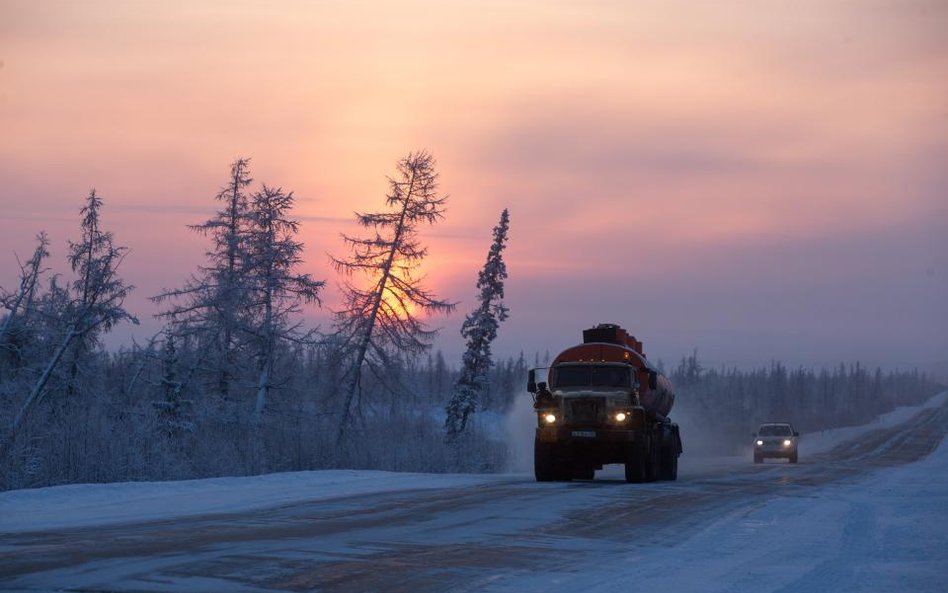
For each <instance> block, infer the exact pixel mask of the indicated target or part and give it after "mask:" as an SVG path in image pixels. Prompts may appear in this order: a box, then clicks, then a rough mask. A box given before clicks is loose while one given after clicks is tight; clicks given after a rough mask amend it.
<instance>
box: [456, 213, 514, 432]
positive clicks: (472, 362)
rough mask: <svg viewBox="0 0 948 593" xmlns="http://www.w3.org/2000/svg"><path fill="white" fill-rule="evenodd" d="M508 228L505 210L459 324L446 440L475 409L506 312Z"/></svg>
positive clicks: (457, 430) (463, 425)
mask: <svg viewBox="0 0 948 593" xmlns="http://www.w3.org/2000/svg"><path fill="white" fill-rule="evenodd" d="M509 226H510V216H509V214H508V213H507V209H506V208H505V209H504V211H503V212H502V213H501V215H500V222H499V223H498V224H497V226H495V227H494V242H493V243H492V244H491V246H490V251H488V253H487V261H486V262H485V263H484V267H483V268H482V269H481V272H480V274H479V275H478V277H477V289H478V290H479V291H480V295H479V304H478V306H477V308H476V309H474V310H473V311H472V312H471V313H469V314H468V315H467V317H465V318H464V323H463V324H462V325H461V336H462V337H464V339H465V344H466V350H465V352H464V357H463V358H462V363H461V376H460V377H459V378H458V381H457V383H456V384H455V386H454V395H453V396H452V397H451V401H450V402H448V405H447V407H446V408H445V411H446V412H447V418H446V419H445V422H444V429H445V432H446V434H447V436H448V438H449V439H453V438H455V437H457V436H458V435H459V434H460V433H462V432H464V429H465V427H466V426H467V421H468V419H469V418H470V416H471V414H473V413H474V412H475V410H477V403H478V400H479V399H480V397H481V394H482V393H483V392H484V388H485V387H486V385H487V373H488V371H490V368H491V365H492V361H491V351H490V345H491V343H492V342H493V341H494V339H495V338H496V337H497V328H498V327H499V326H500V323H501V322H502V321H505V320H506V319H507V315H508V309H507V306H506V305H504V303H503V298H504V279H506V278H507V266H506V264H504V258H503V251H504V247H506V244H507V230H508V228H509Z"/></svg>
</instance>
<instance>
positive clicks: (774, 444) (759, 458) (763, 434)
mask: <svg viewBox="0 0 948 593" xmlns="http://www.w3.org/2000/svg"><path fill="white" fill-rule="evenodd" d="M799 437H800V433H799V432H797V431H796V430H794V429H793V425H792V424H790V423H789V422H764V423H763V424H761V425H760V427H759V428H758V429H757V432H755V433H754V463H761V462H763V460H764V458H765V457H784V458H786V459H787V460H788V461H789V462H790V463H796V462H797V440H798V439H799Z"/></svg>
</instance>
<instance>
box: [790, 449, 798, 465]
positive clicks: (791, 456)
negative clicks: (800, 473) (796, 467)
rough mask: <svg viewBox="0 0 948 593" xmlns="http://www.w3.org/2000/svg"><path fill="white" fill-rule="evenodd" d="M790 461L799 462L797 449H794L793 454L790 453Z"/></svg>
mask: <svg viewBox="0 0 948 593" xmlns="http://www.w3.org/2000/svg"><path fill="white" fill-rule="evenodd" d="M788 461H790V463H796V462H797V452H796V451H794V452H793V454H792V455H790V459H789V460H788Z"/></svg>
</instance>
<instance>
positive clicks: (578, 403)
mask: <svg viewBox="0 0 948 593" xmlns="http://www.w3.org/2000/svg"><path fill="white" fill-rule="evenodd" d="M604 409H605V400H604V399H603V398H601V397H591V398H584V399H577V400H573V401H571V402H569V412H570V417H569V418H568V420H569V421H570V422H572V423H573V424H599V423H601V422H602V421H603V418H604Z"/></svg>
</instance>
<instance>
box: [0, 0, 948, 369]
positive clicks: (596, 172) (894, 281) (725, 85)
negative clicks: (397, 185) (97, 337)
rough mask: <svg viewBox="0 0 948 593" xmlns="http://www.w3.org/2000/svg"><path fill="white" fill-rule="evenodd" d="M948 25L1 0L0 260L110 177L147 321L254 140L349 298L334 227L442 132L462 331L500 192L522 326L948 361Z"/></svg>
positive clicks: (323, 274)
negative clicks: (598, 328)
mask: <svg viewBox="0 0 948 593" xmlns="http://www.w3.org/2000/svg"><path fill="white" fill-rule="evenodd" d="M944 30H948V4H946V3H944V2H941V1H938V0H924V1H919V0H906V1H901V2H884V1H866V2H858V3H854V2H848V1H843V0H794V1H792V2H791V1H775V2H767V3H759V2H752V1H750V0H723V1H721V2H714V3H708V2H698V1H684V0H668V1H663V2H636V1H624V2H618V1H585V2H579V1H575V2H569V1H556V0H554V1H542V2H540V1H523V2H517V3H511V2H498V1H492V0H479V1H477V2H474V1H467V0H461V1H452V2H439V1H435V0H404V1H398V2H395V1H388V0H380V1H374V2H363V1H354V2H331V1H326V2H303V1H298V2H293V1H287V2H280V3H272V2H262V1H260V2H255V1H229V2H223V1H221V2H213V1H208V2H177V1H171V2H169V1H165V2H135V1H132V2H129V1H118V0H115V1H110V0H91V1H88V2H82V3H75V2H65V1H64V2H53V1H45V0H37V1H34V2H18V1H11V0H0V206H2V216H0V286H3V287H5V288H12V287H13V286H14V284H15V281H16V272H17V264H16V256H17V255H18V256H19V257H20V258H21V260H25V259H26V258H28V257H29V254H30V253H31V252H32V249H33V245H34V239H33V238H34V236H35V235H36V233H38V232H39V231H41V230H45V231H46V232H47V233H48V234H49V236H50V238H51V240H52V258H51V260H50V261H51V264H52V265H53V266H54V267H56V268H57V269H63V268H65V264H64V263H63V262H64V261H65V254H66V244H67V240H68V239H75V238H76V237H77V234H78V223H79V217H78V210H79V208H80V207H81V205H82V202H83V199H84V198H85V196H86V195H87V194H88V192H89V190H90V189H91V188H95V189H96V191H97V193H98V194H99V195H100V196H101V197H102V198H103V199H104V202H105V207H104V210H103V222H104V224H105V226H106V227H107V228H109V229H110V230H112V231H113V232H114V234H115V238H116V241H117V243H119V244H121V245H125V246H127V247H129V250H130V251H129V255H128V257H127V258H126V260H125V262H124V263H123V267H122V270H121V272H122V275H123V277H124V278H125V279H126V280H127V281H128V282H129V283H131V284H134V285H135V286H136V290H135V292H134V293H133V295H132V296H131V297H130V298H129V300H128V301H127V303H126V304H127V305H128V308H129V309H130V311H131V312H132V313H134V314H136V315H137V316H138V317H139V318H140V319H141V320H142V325H141V326H140V327H137V328H132V327H126V328H119V329H117V330H116V331H115V334H114V336H113V337H112V338H111V341H112V342H111V343H112V345H116V344H118V345H121V344H128V343H130V341H131V339H132V338H135V339H137V340H140V341H141V340H144V339H147V337H148V336H150V335H152V334H153V333H155V332H156V331H157V330H158V329H160V325H159V323H158V322H157V321H155V320H154V319H153V318H152V315H153V314H154V313H156V312H157V309H156V308H155V307H154V305H152V304H151V303H150V302H149V301H148V297H149V296H152V295H154V294H157V293H158V292H160V291H161V289H162V288H173V287H177V286H180V285H182V284H183V282H184V281H185V279H186V278H187V277H188V276H189V275H190V274H191V273H192V272H193V271H194V270H195V269H196V267H197V266H198V265H199V264H200V263H202V261H203V258H204V252H205V250H206V249H207V247H208V245H207V243H206V242H205V241H204V240H203V239H202V238H201V237H200V236H199V235H197V234H195V233H193V232H191V231H189V230H188V228H187V225H188V224H195V223H200V222H203V221H204V220H207V219H208V218H209V217H210V216H211V215H212V213H213V212H214V210H215V206H216V205H215V203H214V201H213V196H214V195H215V194H216V193H217V191H218V189H219V188H220V187H221V186H222V185H224V184H225V183H226V181H227V175H228V171H229V165H230V163H231V162H232V161H233V160H234V159H236V158H238V157H250V158H251V159H252V160H251V166H252V174H253V176H254V178H255V179H256V181H257V182H265V183H267V184H268V185H273V186H281V187H283V188H284V189H286V190H291V191H293V192H294V195H295V196H296V198H297V208H296V211H295V215H296V217H297V218H298V219H299V220H300V221H301V225H302V226H301V231H300V239H301V240H302V241H303V242H304V243H305V245H306V252H305V257H306V263H305V266H304V269H303V271H305V272H309V273H311V274H312V275H313V276H314V277H315V278H318V279H325V280H327V281H328V282H329V287H328V288H327V290H326V292H325V293H324V307H323V308H322V309H321V310H311V311H309V312H308V316H309V318H310V320H311V323H313V324H314V325H315V324H320V325H321V327H322V328H323V329H329V316H330V311H331V310H332V308H333V307H334V306H336V305H337V304H338V302H339V294H338V290H337V289H336V286H337V284H338V282H339V281H340V278H339V277H338V275H337V274H336V273H335V272H334V271H333V270H332V269H331V267H330V265H329V259H328V255H327V254H330V253H331V254H333V255H337V256H339V255H345V253H346V252H345V247H344V245H343V243H342V241H341V239H340V233H342V232H347V233H357V232H358V229H357V228H355V226H354V224H353V213H354V212H355V211H359V212H372V211H380V210H383V209H384V195H385V192H386V190H387V182H386V176H387V175H391V174H393V172H394V167H395V163H396V162H397V161H398V160H399V159H400V158H403V157H404V156H406V155H407V154H408V153H409V152H411V151H416V150H421V149H424V150H428V151H430V152H431V153H432V154H433V155H434V157H435V158H436V159H437V163H438V171H439V173H440V188H441V190H442V192H443V193H444V194H447V195H448V196H449V200H448V211H447V213H446V217H445V219H444V220H443V221H442V222H440V223H438V224H437V225H435V226H433V227H431V228H427V229H423V231H422V234H421V237H422V239H423V241H424V242H425V244H426V245H427V246H428V247H429V256H428V258H427V260H426V261H425V264H424V270H423V271H424V273H425V274H426V277H427V282H428V286H429V287H430V288H431V289H432V290H434V291H435V292H436V293H437V294H438V295H439V296H442V297H443V298H446V299H449V300H452V301H456V302H458V303H459V304H458V309H457V311H456V313H454V314H452V315H451V316H449V317H447V318H435V319H432V320H431V323H432V325H433V326H435V327H442V328H443V331H442V335H441V337H440V338H439V341H438V343H437V347H438V348H440V349H442V350H443V351H444V352H445V355H446V357H447V358H448V360H449V362H452V361H454V360H455V359H457V358H459V356H460V352H461V350H462V348H463V342H462V339H461V337H460V336H459V335H458V328H459V327H460V323H461V321H462V320H463V316H464V315H465V314H466V313H467V311H469V310H470V309H471V308H472V307H473V306H474V296H475V290H474V283H475V281H476V277H477V272H478V269H479V268H480V266H481V265H482V264H483V262H484V259H485V258H486V254H487V249H488V247H489V245H490V240H491V229H492V228H493V226H494V225H496V224H497V221H498V219H499V217H500V212H501V210H503V209H504V208H508V209H509V211H510V217H511V223H510V241H509V245H508V248H507V251H506V252H505V259H506V262H507V266H508V272H509V274H510V277H509V279H508V281H507V285H506V290H507V304H508V306H509V307H510V311H511V316H510V319H509V320H508V321H507V322H505V323H504V325H503V326H502V327H501V331H500V337H499V338H498V341H497V342H496V344H495V347H494V350H495V353H496V354H497V355H498V356H504V357H506V356H516V355H517V354H518V353H519V352H521V351H523V352H524V353H525V354H526V355H527V357H528V358H532V356H533V354H534V353H540V354H541V356H542V354H543V353H544V352H546V351H549V352H551V353H554V354H555V353H556V352H557V351H559V350H561V349H563V348H565V347H567V346H569V345H572V344H573V343H576V342H577V341H579V340H580V337H581V333H580V332H581V330H582V329H583V328H585V327H589V326H591V325H594V324H596V323H600V322H614V323H619V324H621V325H623V326H625V327H627V328H628V329H629V330H630V331H631V332H632V333H633V334H635V335H637V336H638V337H639V338H640V339H642V340H643V341H644V342H645V349H646V354H648V355H649V357H650V358H653V359H662V360H663V361H664V362H666V364H668V365H672V364H674V363H675V362H676V361H677V359H678V358H680V357H681V356H682V355H683V354H686V353H690V352H691V351H692V349H695V348H696V349H697V350H698V353H699V358H701V359H702V360H703V361H706V363H707V364H712V365H715V364H727V365H732V364H733V365H740V366H748V365H757V364H767V363H768V362H769V361H771V360H783V361H785V362H788V363H790V364H806V365H820V364H835V363H838V362H850V361H855V360H861V361H863V362H866V363H871V364H883V365H886V366H903V367H904V366H907V365H915V364H921V365H930V364H931V363H937V362H948V316H946V315H945V313H944V311H945V309H946V304H948V167H946V166H945V163H946V162H948V38H946V37H945V36H944V35H943V34H942V33H943V31H944ZM255 187H256V186H255Z"/></svg>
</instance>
